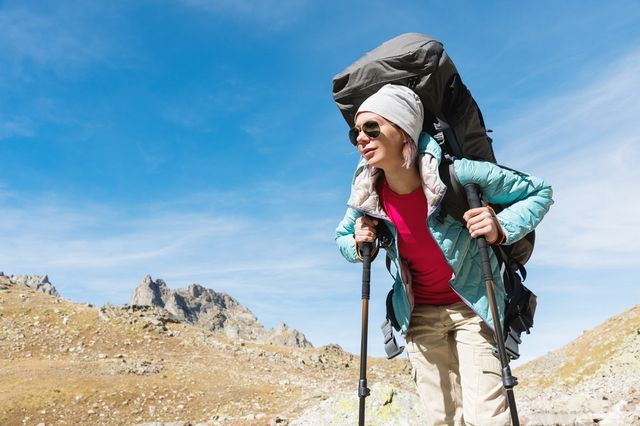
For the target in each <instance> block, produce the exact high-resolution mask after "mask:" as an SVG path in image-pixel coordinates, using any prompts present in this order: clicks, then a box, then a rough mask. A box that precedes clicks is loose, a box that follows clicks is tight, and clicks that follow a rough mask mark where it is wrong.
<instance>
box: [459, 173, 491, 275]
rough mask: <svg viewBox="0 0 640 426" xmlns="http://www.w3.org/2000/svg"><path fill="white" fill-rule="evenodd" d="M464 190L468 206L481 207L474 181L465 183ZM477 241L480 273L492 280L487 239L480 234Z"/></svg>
mask: <svg viewBox="0 0 640 426" xmlns="http://www.w3.org/2000/svg"><path fill="white" fill-rule="evenodd" d="M464 190H465V192H466V193H467V201H468V202H469V207H471V208H472V209H476V208H478V207H482V203H481V202H480V196H479V195H478V194H479V193H480V188H479V187H478V185H477V184H475V183H467V184H466V185H465V186H464ZM476 240H477V241H478V249H479V251H480V260H481V261H482V275H483V277H484V280H485V281H488V280H490V281H493V274H492V273H491V262H490V261H489V252H488V251H487V239H486V238H485V237H483V236H480V237H478V238H477V239H476Z"/></svg>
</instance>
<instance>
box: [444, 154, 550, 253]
mask: <svg viewBox="0 0 640 426" xmlns="http://www.w3.org/2000/svg"><path fill="white" fill-rule="evenodd" d="M454 170H455V173H456V176H457V178H458V180H459V181H460V183H461V184H463V185H465V184H467V183H476V184H478V186H479V187H480V190H481V191H482V194H483V195H484V197H485V199H486V200H487V201H488V202H489V203H492V204H503V205H507V206H508V207H506V208H505V209H504V210H502V211H501V212H500V213H498V221H499V222H500V224H501V225H502V226H503V228H504V230H505V231H506V240H505V242H504V243H503V244H512V243H514V242H516V241H518V240H519V239H521V238H522V237H524V236H525V235H526V234H528V233H529V232H531V231H532V230H533V229H534V228H535V227H536V226H538V224H539V223H540V221H541V220H542V218H543V217H544V215H545V214H546V213H547V212H548V211H549V208H550V207H551V205H552V204H553V199H552V195H553V191H552V189H551V186H550V185H549V184H548V183H547V182H545V181H544V180H542V179H540V178H537V177H535V176H530V175H526V174H524V173H520V172H515V171H512V170H509V169H505V168H502V167H500V166H498V165H496V164H493V163H489V162H485V161H472V160H467V159H462V160H457V161H455V162H454Z"/></svg>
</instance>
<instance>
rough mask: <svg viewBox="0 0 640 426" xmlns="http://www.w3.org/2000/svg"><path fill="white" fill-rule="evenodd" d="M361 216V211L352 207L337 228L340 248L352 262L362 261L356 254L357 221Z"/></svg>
mask: <svg viewBox="0 0 640 426" xmlns="http://www.w3.org/2000/svg"><path fill="white" fill-rule="evenodd" d="M360 216H362V214H361V213H359V212H358V211H356V210H354V209H352V208H348V209H347V212H346V213H345V215H344V218H343V219H342V220H341V221H340V224H339V225H338V228H337V229H336V243H337V244H338V249H339V250H340V253H341V254H342V255H343V256H344V258H345V259H347V260H348V261H349V262H352V263H356V262H359V261H360V260H359V258H358V256H357V255H356V240H355V237H354V232H355V223H356V220H357V219H358V218H359V217H360Z"/></svg>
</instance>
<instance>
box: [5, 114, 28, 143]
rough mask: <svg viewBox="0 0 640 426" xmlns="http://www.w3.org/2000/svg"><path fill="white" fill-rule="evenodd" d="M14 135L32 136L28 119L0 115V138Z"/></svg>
mask: <svg viewBox="0 0 640 426" xmlns="http://www.w3.org/2000/svg"><path fill="white" fill-rule="evenodd" d="M16 136H17V137H31V136H33V128H32V124H31V122H30V120H29V119H27V118H25V117H11V118H5V117H2V115H0V140H2V139H8V138H11V137H16Z"/></svg>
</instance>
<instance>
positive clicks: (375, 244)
mask: <svg viewBox="0 0 640 426" xmlns="http://www.w3.org/2000/svg"><path fill="white" fill-rule="evenodd" d="M354 239H355V236H354ZM355 243H356V257H357V258H358V260H360V262H362V261H363V260H364V259H363V258H362V254H361V253H360V244H358V242H357V241H356V242H355ZM371 244H373V250H371V261H372V262H373V260H374V259H375V258H376V256H377V255H378V251H379V250H380V243H379V242H378V240H376V241H375V242H373V243H371Z"/></svg>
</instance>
